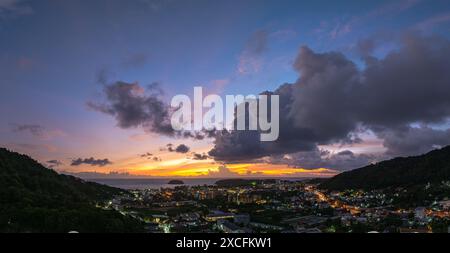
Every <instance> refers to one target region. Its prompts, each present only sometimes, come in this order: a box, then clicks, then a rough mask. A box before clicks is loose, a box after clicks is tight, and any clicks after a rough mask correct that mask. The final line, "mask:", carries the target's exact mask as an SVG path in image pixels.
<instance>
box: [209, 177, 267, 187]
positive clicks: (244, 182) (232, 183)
mask: <svg viewBox="0 0 450 253" xmlns="http://www.w3.org/2000/svg"><path fill="white" fill-rule="evenodd" d="M275 182H276V180H275V179H243V178H231V179H221V180H218V181H216V183H215V184H216V185H217V186H220V187H239V186H240V187H242V186H252V185H256V184H271V183H275Z"/></svg>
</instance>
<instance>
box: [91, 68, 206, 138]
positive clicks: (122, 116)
mask: <svg viewBox="0 0 450 253" xmlns="http://www.w3.org/2000/svg"><path fill="white" fill-rule="evenodd" d="M101 73H102V72H101ZM101 73H100V76H99V77H98V79H99V80H98V81H99V83H101V84H102V85H103V95H104V96H105V101H103V102H102V101H88V102H87V106H88V108H90V109H92V110H94V111H98V112H101V113H104V114H107V115H111V116H113V117H114V118H115V120H116V122H117V126H118V127H120V128H123V129H128V128H136V127H141V128H142V129H144V131H146V132H152V133H157V134H162V135H166V136H170V137H177V138H191V139H194V140H203V139H205V138H213V137H214V135H215V131H214V130H202V131H174V130H173V128H172V125H171V123H170V116H171V114H172V112H173V111H174V108H171V107H170V105H169V104H167V103H165V101H163V99H162V96H163V94H164V91H163V89H162V88H161V87H160V85H159V84H158V83H152V84H150V85H147V86H146V87H142V86H141V85H139V84H138V83H127V82H122V81H117V82H114V83H112V84H107V77H106V76H107V75H108V74H106V73H105V74H101Z"/></svg>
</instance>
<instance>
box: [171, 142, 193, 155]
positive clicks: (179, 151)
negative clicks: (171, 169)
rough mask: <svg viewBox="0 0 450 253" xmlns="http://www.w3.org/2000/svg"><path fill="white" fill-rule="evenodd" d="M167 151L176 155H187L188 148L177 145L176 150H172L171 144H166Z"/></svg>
mask: <svg viewBox="0 0 450 253" xmlns="http://www.w3.org/2000/svg"><path fill="white" fill-rule="evenodd" d="M167 150H168V151H169V152H177V153H183V154H184V153H187V152H189V150H190V148H189V147H188V146H186V145H184V144H180V145H178V146H177V147H176V148H173V145H172V144H170V143H169V144H167Z"/></svg>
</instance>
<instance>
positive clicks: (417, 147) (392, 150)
mask: <svg viewBox="0 0 450 253" xmlns="http://www.w3.org/2000/svg"><path fill="white" fill-rule="evenodd" d="M377 134H378V136H379V137H380V138H381V139H383V140H384V141H383V146H385V147H386V148H387V150H388V151H387V153H388V155H390V156H409V155H417V154H422V153H426V152H428V151H430V150H432V149H435V148H440V147H443V146H446V145H448V144H450V129H446V130H439V129H433V128H430V127H427V126H421V127H410V126H405V127H400V128H396V129H385V130H383V131H379V132H378V133H377Z"/></svg>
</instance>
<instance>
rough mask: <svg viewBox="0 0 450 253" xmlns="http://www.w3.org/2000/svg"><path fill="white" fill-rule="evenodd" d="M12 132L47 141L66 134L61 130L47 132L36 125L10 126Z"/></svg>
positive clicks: (47, 130) (42, 127)
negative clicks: (24, 133)
mask: <svg viewBox="0 0 450 253" xmlns="http://www.w3.org/2000/svg"><path fill="white" fill-rule="evenodd" d="M11 126H12V131H13V132H18V133H19V132H27V133H29V134H31V135H32V136H34V137H38V138H40V139H43V140H49V139H53V138H56V137H62V136H65V135H66V134H65V133H64V132H63V131H61V130H49V129H47V128H45V127H44V126H41V125H38V124H11Z"/></svg>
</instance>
